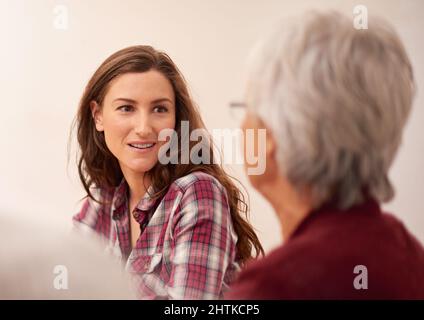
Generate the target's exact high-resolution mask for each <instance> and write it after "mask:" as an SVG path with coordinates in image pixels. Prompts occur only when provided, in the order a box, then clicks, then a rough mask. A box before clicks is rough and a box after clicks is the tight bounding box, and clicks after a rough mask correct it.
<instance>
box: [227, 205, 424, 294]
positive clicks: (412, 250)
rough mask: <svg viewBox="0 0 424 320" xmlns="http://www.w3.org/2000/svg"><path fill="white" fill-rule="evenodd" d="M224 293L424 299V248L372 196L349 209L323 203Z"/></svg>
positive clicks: (247, 268)
mask: <svg viewBox="0 0 424 320" xmlns="http://www.w3.org/2000/svg"><path fill="white" fill-rule="evenodd" d="M357 265H363V266H365V267H366V273H367V275H366V274H365V271H364V269H362V270H360V271H358V270H355V266H357ZM354 271H356V273H354ZM365 276H367V281H365ZM356 277H359V278H356ZM355 278H356V281H355ZM354 281H355V283H356V287H358V285H357V284H358V282H359V283H360V284H362V289H361V288H360V289H356V288H355V285H354ZM364 284H367V286H366V287H367V289H363V287H364ZM225 298H226V299H424V249H423V246H422V245H421V244H420V243H419V242H418V241H417V239H415V238H414V236H412V235H411V234H410V233H409V232H408V231H407V230H406V228H405V227H404V225H403V224H402V223H401V222H400V221H399V220H398V219H396V218H395V217H394V216H392V215H389V214H385V213H382V212H381V211H380V207H379V205H378V204H377V203H376V202H374V201H369V202H367V203H365V204H362V205H360V206H356V207H354V208H351V209H349V210H347V211H340V210H337V209H334V208H332V207H330V206H325V207H323V208H321V209H319V210H316V211H315V212H313V213H312V214H311V215H309V216H308V217H307V218H306V219H305V220H304V221H302V223H301V224H300V226H299V227H298V228H297V229H296V231H295V232H294V233H293V234H292V236H291V237H290V238H289V239H288V240H287V241H286V243H285V244H283V245H281V246H280V247H279V248H277V249H276V250H274V251H273V252H271V253H270V254H269V255H267V256H266V257H265V258H263V259H261V260H258V261H255V262H253V263H251V264H250V265H248V266H247V267H246V269H245V270H244V271H242V273H241V274H240V276H239V278H238V280H237V281H236V282H235V283H234V284H233V286H232V287H231V289H230V291H229V292H228V293H227V295H226V297H225Z"/></svg>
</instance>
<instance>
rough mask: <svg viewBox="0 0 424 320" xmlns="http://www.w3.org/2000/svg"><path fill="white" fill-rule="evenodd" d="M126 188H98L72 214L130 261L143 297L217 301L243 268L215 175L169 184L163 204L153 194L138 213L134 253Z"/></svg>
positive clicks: (195, 175)
mask: <svg viewBox="0 0 424 320" xmlns="http://www.w3.org/2000/svg"><path fill="white" fill-rule="evenodd" d="M127 191H128V185H127V183H126V181H125V179H124V180H123V181H122V182H121V184H120V185H119V186H118V187H117V188H115V189H114V190H113V191H109V192H107V191H105V190H100V189H94V192H93V196H94V197H95V198H96V199H98V200H101V201H102V202H103V201H105V200H106V202H108V203H109V204H105V205H100V204H99V203H97V202H95V201H93V200H92V199H90V198H86V200H85V202H84V204H83V206H82V209H81V212H80V213H78V214H77V215H75V216H74V218H73V219H74V222H75V225H76V226H77V227H79V228H84V227H87V226H88V227H89V229H90V230H94V231H95V232H96V233H98V234H100V236H101V237H102V238H103V239H104V240H105V242H106V247H107V249H109V250H111V251H112V252H113V253H114V254H115V255H117V256H118V257H119V258H121V259H123V261H125V262H126V270H128V271H129V272H130V273H131V274H134V275H135V279H136V285H137V289H138V293H139V296H140V298H142V299H219V298H221V297H222V295H223V293H224V292H225V291H226V289H228V285H229V284H230V282H231V281H232V280H233V279H234V277H235V275H236V273H237V272H238V271H239V270H240V268H239V264H238V263H237V261H236V242H237V235H236V234H235V232H234V228H233V225H232V220H231V215H230V211H229V206H228V199H227V193H226V191H225V189H224V187H223V186H222V185H221V184H220V183H219V182H218V180H216V179H215V178H214V177H212V176H210V175H208V174H206V173H202V172H195V173H192V174H189V175H187V176H185V177H182V178H180V179H178V180H176V181H175V182H173V183H172V184H171V186H170V187H169V190H168V192H167V193H166V195H165V196H164V197H163V198H162V199H159V200H156V201H155V200H153V199H152V198H151V197H149V195H148V194H149V192H152V191H153V190H152V189H151V188H150V189H149V190H148V191H149V192H148V193H146V195H145V196H144V197H143V199H141V201H140V202H139V203H138V205H137V207H136V208H135V209H134V212H133V215H134V217H135V219H136V220H137V222H138V223H140V227H141V234H140V237H139V238H138V240H137V243H136V246H135V248H133V249H132V246H131V237H130V220H129V214H128V211H129V208H128V207H129V206H128V199H127V194H128V193H127Z"/></svg>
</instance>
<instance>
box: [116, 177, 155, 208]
mask: <svg viewBox="0 0 424 320" xmlns="http://www.w3.org/2000/svg"><path fill="white" fill-rule="evenodd" d="M122 173H123V175H124V178H125V181H126V182H127V184H128V187H129V201H130V204H131V205H133V204H134V203H135V204H137V203H138V202H139V201H140V200H141V198H143V196H144V195H145V193H146V192H147V189H148V188H149V186H150V183H151V181H150V178H149V175H148V174H146V173H145V172H143V173H133V172H128V171H126V170H122Z"/></svg>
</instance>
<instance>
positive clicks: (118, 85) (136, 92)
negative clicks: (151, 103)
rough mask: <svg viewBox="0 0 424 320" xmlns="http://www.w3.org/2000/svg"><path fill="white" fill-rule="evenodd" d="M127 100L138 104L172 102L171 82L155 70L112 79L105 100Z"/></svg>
mask: <svg viewBox="0 0 424 320" xmlns="http://www.w3.org/2000/svg"><path fill="white" fill-rule="evenodd" d="M116 98H128V99H132V100H136V101H139V102H143V101H148V100H156V99H159V98H168V99H170V100H171V101H174V89H173V88H172V84H171V82H170V81H169V80H168V78H166V77H165V76H164V75H163V74H162V73H160V72H159V71H157V70H149V71H147V72H137V73H125V74H123V75H120V76H118V77H117V78H116V79H114V80H113V81H112V82H111V83H110V85H109V88H108V91H107V93H106V97H105V99H107V100H110V101H113V99H116Z"/></svg>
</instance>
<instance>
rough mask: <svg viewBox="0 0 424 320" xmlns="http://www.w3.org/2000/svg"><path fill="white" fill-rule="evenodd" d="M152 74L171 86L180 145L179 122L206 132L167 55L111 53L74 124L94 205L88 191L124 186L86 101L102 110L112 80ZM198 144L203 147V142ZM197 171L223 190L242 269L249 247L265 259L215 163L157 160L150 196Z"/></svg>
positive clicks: (141, 50)
mask: <svg viewBox="0 0 424 320" xmlns="http://www.w3.org/2000/svg"><path fill="white" fill-rule="evenodd" d="M152 69H154V70H157V71H159V72H161V73H162V74H163V75H164V76H166V77H167V78H168V79H169V81H170V82H171V84H172V86H173V89H174V92H175V109H176V128H175V131H176V132H177V134H178V139H179V141H181V140H180V139H181V121H188V124H189V132H190V133H191V132H192V131H193V130H195V129H205V125H204V123H203V121H202V119H201V118H200V114H199V111H198V110H197V107H196V106H195V104H194V102H193V100H192V99H191V97H190V94H189V92H188V89H187V85H186V82H185V80H184V78H183V76H182V74H181V72H180V71H179V70H178V68H177V67H176V65H175V64H174V63H173V61H172V60H171V58H170V57H169V56H168V55H167V54H165V53H163V52H160V51H157V50H155V49H154V48H152V47H150V46H133V47H129V48H125V49H122V50H120V51H118V52H116V53H114V54H112V55H111V56H110V57H109V58H107V59H106V60H105V61H104V62H103V63H102V64H101V65H100V67H99V68H98V69H97V71H96V72H95V73H94V75H93V76H92V77H91V79H90V81H89V82H88V84H87V86H86V88H85V91H84V94H83V96H82V98H81V101H80V105H79V110H78V114H77V117H76V119H75V121H76V122H75V123H74V125H76V127H77V140H78V144H79V147H80V155H79V158H78V172H79V176H80V179H81V182H82V184H83V186H84V189H85V190H86V192H87V195H88V197H90V198H92V199H93V200H95V201H98V199H94V197H93V195H92V193H91V192H90V187H91V186H93V185H94V186H96V187H99V188H104V189H111V188H114V187H116V186H118V185H119V183H120V182H121V181H122V178H123V174H122V171H121V168H120V166H119V163H118V160H117V159H116V158H115V156H113V155H112V153H111V152H110V151H109V149H108V148H107V146H106V143H105V139H104V133H103V132H99V131H97V130H96V128H95V125H94V120H93V117H92V113H91V109H90V102H91V101H96V102H97V103H98V104H99V105H100V106H102V103H103V100H104V97H105V95H106V92H107V90H108V88H109V84H110V82H111V81H112V80H113V79H114V78H116V77H118V76H120V75H122V74H125V73H129V72H147V71H149V70H152ZM202 143H204V141H203V140H202ZM194 144H195V142H192V141H190V142H189V149H190V150H191V148H192V147H193V145H194ZM213 149H214V148H213V144H212V143H209V145H208V150H209V151H210V155H211V157H210V158H211V159H213V154H214V150H213ZM179 152H181V150H179ZM211 162H213V161H211ZM195 171H202V172H205V173H208V174H210V175H211V176H213V177H215V178H216V179H217V180H218V181H219V182H220V183H221V184H222V185H223V187H224V188H225V189H226V191H227V195H228V203H229V206H230V213H231V218H232V222H233V225H234V229H235V232H236V234H237V236H238V241H237V258H238V260H240V262H241V263H242V264H244V263H245V262H246V261H247V260H248V259H250V258H251V257H252V249H253V248H254V249H255V256H256V257H257V256H259V255H260V254H262V255H263V254H264V250H263V248H262V246H261V243H260V242H259V239H258V237H257V235H256V234H255V232H254V230H253V228H252V226H251V225H250V224H249V223H248V222H247V214H248V205H247V202H246V201H245V197H244V195H243V193H242V192H241V191H240V190H239V189H238V188H237V187H236V185H235V183H234V182H233V181H232V178H231V177H230V176H229V175H228V174H227V173H225V172H224V169H223V168H222V167H221V166H220V165H218V164H215V163H212V164H203V163H201V164H193V163H188V164H181V163H178V164H167V165H163V164H161V163H160V162H159V161H158V162H157V164H156V165H155V167H153V169H151V170H150V172H149V175H150V178H151V181H152V185H153V189H154V190H155V191H157V192H156V193H155V195H154V197H157V198H161V197H163V196H164V195H165V193H166V192H167V190H168V188H169V186H170V185H171V184H172V182H173V181H175V180H176V179H178V178H180V177H183V176H185V175H187V174H189V173H192V172H195Z"/></svg>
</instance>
